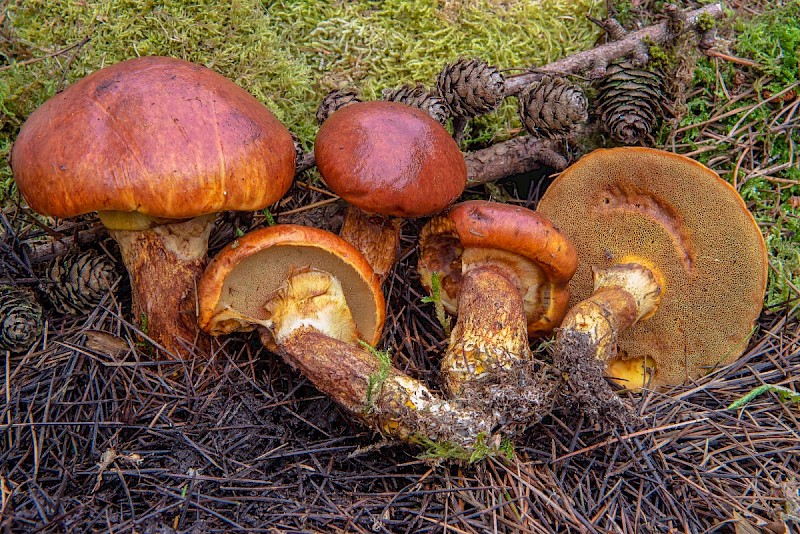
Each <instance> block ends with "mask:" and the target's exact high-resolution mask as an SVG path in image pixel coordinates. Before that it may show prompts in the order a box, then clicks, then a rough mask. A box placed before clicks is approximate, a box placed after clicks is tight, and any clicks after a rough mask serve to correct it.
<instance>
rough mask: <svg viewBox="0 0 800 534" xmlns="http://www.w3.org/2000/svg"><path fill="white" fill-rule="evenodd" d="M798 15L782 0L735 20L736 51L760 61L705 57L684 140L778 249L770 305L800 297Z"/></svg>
mask: <svg viewBox="0 0 800 534" xmlns="http://www.w3.org/2000/svg"><path fill="white" fill-rule="evenodd" d="M798 13H800V0H781V1H779V2H776V3H775V7H774V8H773V9H771V10H769V11H766V12H765V13H764V14H763V15H761V16H759V17H756V18H754V19H752V20H742V19H738V20H737V19H732V20H733V27H732V28H728V29H727V32H728V33H733V34H734V35H735V41H734V44H733V46H732V48H731V50H729V51H728V53H729V54H730V55H733V56H735V57H738V58H742V59H745V60H750V61H754V62H756V63H757V64H758V66H757V67H750V66H746V65H743V64H742V63H740V62H733V61H725V60H722V59H714V58H708V57H705V56H702V55H701V57H700V59H699V61H698V63H697V68H696V70H695V75H694V88H695V90H694V92H693V94H692V97H691V98H689V100H688V101H687V103H686V107H687V109H686V116H685V117H684V118H683V119H682V121H681V123H680V125H679V128H680V130H678V131H679V132H680V133H679V134H678V135H677V137H676V141H677V143H678V146H679V150H678V151H679V152H681V153H690V154H691V157H692V158H694V159H696V160H697V161H700V162H701V163H704V164H707V165H708V166H710V167H711V168H713V169H714V170H715V171H717V172H718V173H719V174H720V175H721V176H722V177H723V178H724V179H726V180H728V181H729V182H731V183H732V184H734V185H735V186H736V188H737V190H738V191H739V193H740V194H741V195H742V197H743V198H744V200H745V202H746V203H747V206H748V208H750V210H751V211H752V212H753V214H754V215H755V218H756V220H757V221H758V223H759V226H760V227H761V229H762V232H763V233H764V236H765V239H766V243H767V248H768V251H769V254H770V264H771V268H770V272H769V285H768V288H767V296H766V300H765V304H766V305H767V306H782V305H786V304H787V303H789V304H790V303H792V302H796V301H797V299H798V295H799V294H800V293H799V292H798V288H800V205H799V204H800V203H798V202H797V201H796V198H797V197H798V196H800V167H799V166H798V163H797V162H798V152H797V149H798V147H800V129H798V127H797V126H798V125H799V124H800V122H799V119H798V117H799V115H798V113H797V112H796V110H795V111H792V109H791V108H792V107H793V106H794V107H795V108H796V106H797V105H798V99H800V96H798V94H800V87H798V86H796V84H797V82H798V79H799V78H798V75H799V74H798V59H799V58H800V18H799V17H798ZM723 31H726V29H725V28H723ZM792 86H795V87H794V89H790V88H791V87H792ZM787 89H789V90H788V91H785V90H787ZM781 92H783V93H784V95H785V96H781V97H776V98H772V97H773V96H775V95H778V94H779V93H781ZM728 113H730V115H727V116H723V115H725V114H728ZM671 134H672V132H669V131H665V132H663V133H662V139H661V142H665V143H666V140H667V139H668V137H669V136H670V135H671ZM667 144H669V143H667Z"/></svg>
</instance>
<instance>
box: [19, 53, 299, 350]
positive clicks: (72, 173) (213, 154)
mask: <svg viewBox="0 0 800 534" xmlns="http://www.w3.org/2000/svg"><path fill="white" fill-rule="evenodd" d="M11 162H12V167H13V170H14V178H15V179H16V182H17V186H18V187H19V190H20V192H21V193H22V195H23V196H24V197H25V200H26V201H27V202H28V204H29V205H30V207H31V208H32V209H33V210H35V211H37V212H39V213H43V214H47V215H51V216H55V217H62V218H66V217H74V216H77V215H81V214H84V213H88V212H92V211H97V212H98V215H99V217H100V220H101V221H102V222H103V224H104V225H105V226H106V228H108V230H109V233H110V234H111V235H112V236H113V237H114V238H115V239H116V240H117V242H118V243H119V245H120V249H121V252H122V258H123V261H124V262H125V265H126V267H127V269H128V273H129V275H130V279H131V286H132V287H131V289H132V294H133V315H134V318H135V320H136V321H138V322H140V323H141V326H142V330H143V331H144V332H145V333H146V334H147V335H148V336H149V337H150V338H151V339H153V340H155V341H156V342H158V343H159V344H161V345H162V346H163V347H164V348H165V349H166V350H167V351H168V352H170V353H172V354H173V355H178V354H180V353H182V352H183V350H184V349H183V345H182V344H181V341H180V340H181V339H183V340H185V341H188V342H189V343H191V342H192V341H193V340H195V338H196V336H197V332H198V331H197V323H196V311H195V285H196V280H197V279H198V278H199V276H200V274H201V273H202V270H203V268H204V267H205V262H206V249H207V242H208V236H209V233H210V231H211V228H212V225H213V222H214V214H216V213H217V212H220V211H223V210H256V209H261V208H263V207H265V206H267V205H269V204H271V203H273V202H275V201H277V200H279V199H280V197H281V196H283V194H284V193H285V192H286V191H287V190H288V188H289V186H290V185H291V181H292V179H293V176H294V166H295V152H294V146H293V143H292V138H291V135H290V134H289V131H288V130H287V129H286V128H285V127H284V126H283V125H282V124H281V123H280V122H279V121H278V119H276V118H275V117H274V116H273V115H272V113H270V112H269V110H267V108H266V107H264V106H263V105H262V104H261V103H260V102H258V101H257V100H256V99H255V98H254V97H253V96H251V95H250V94H249V93H247V92H246V91H245V90H244V89H242V88H240V87H239V86H237V85H236V84H234V83H233V82H231V81H230V80H227V79H225V78H224V77H222V76H220V75H219V74H217V73H215V72H213V71H212V70H210V69H207V68H205V67H202V66H199V65H195V64H192V63H188V62H186V61H181V60H178V59H173V58H166V57H143V58H137V59H131V60H128V61H123V62H121V63H117V64H115V65H113V66H110V67H107V68H104V69H101V70H99V71H97V72H95V73H93V74H91V75H90V76H87V77H86V78H83V79H82V80H80V81H78V82H77V83H75V84H73V85H72V86H70V87H68V88H67V89H66V90H64V91H63V92H61V93H58V94H56V95H55V96H53V97H52V98H51V99H49V100H48V101H47V102H45V103H44V104H43V105H42V106H41V107H39V108H38V109H37V110H36V111H35V112H34V113H33V114H32V115H31V116H30V117H29V118H28V120H27V121H26V122H25V124H24V125H23V127H22V129H21V131H20V133H19V136H18V137H17V140H16V142H15V143H14V147H13V149H12V152H11Z"/></svg>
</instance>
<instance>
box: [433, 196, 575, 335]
mask: <svg viewBox="0 0 800 534" xmlns="http://www.w3.org/2000/svg"><path fill="white" fill-rule="evenodd" d="M465 255H469V258H468V260H467V261H469V262H476V263H477V262H479V261H482V260H484V259H490V260H492V261H496V262H501V263H503V264H504V265H505V266H506V267H507V268H509V269H511V270H513V271H514V272H515V274H516V276H517V279H518V280H519V283H520V284H521V285H522V287H520V288H519V290H520V292H521V294H522V296H523V302H524V305H525V314H526V317H527V319H528V333H529V335H537V334H541V333H544V332H549V331H551V330H552V329H553V328H555V327H556V326H558V324H559V323H560V322H561V319H562V318H563V317H564V314H565V313H566V311H567V302H568V301H569V292H568V290H567V283H568V282H569V279H570V278H571V277H572V275H573V273H574V272H575V269H576V267H577V261H578V260H577V255H576V253H575V248H574V247H573V246H572V243H571V242H570V241H569V239H567V238H566V237H565V235H564V234H562V233H561V232H559V231H558V229H556V228H555V227H554V226H553V224H552V223H551V222H550V221H549V220H547V219H546V218H545V217H544V216H542V215H540V214H539V213H536V212H534V211H532V210H529V209H526V208H522V207H519V206H512V205H510V204H500V203H497V202H489V201H483V200H470V201H467V202H461V203H458V204H455V205H453V206H451V207H450V208H449V209H448V210H447V211H446V212H444V213H442V214H441V215H440V216H437V217H435V218H434V219H431V221H430V222H429V223H428V224H427V225H426V226H425V227H424V228H423V230H422V232H421V233H420V260H419V271H420V276H421V278H422V282H423V284H425V285H426V286H428V288H429V289H430V280H431V274H432V273H433V272H438V273H439V276H440V279H441V289H442V291H441V298H442V303H443V304H444V305H445V308H446V309H448V311H450V312H451V313H455V311H456V309H457V305H456V300H457V297H458V293H459V290H460V284H461V273H462V269H463V263H464V261H465V260H464V256H465Z"/></svg>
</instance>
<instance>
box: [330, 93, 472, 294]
mask: <svg viewBox="0 0 800 534" xmlns="http://www.w3.org/2000/svg"><path fill="white" fill-rule="evenodd" d="M314 156H315V160H316V164H317V168H318V169H319V172H320V174H321V175H322V178H323V180H325V183H326V184H327V185H328V187H330V188H331V190H332V191H333V192H335V193H336V194H337V195H339V196H340V197H342V198H343V199H344V200H345V201H346V202H347V203H348V204H349V205H350V207H349V208H348V211H347V215H346V217H345V221H344V225H343V227H342V230H341V232H340V235H341V236H342V237H343V238H344V239H345V240H347V241H348V242H350V243H352V244H353V245H355V247H356V248H357V249H359V250H360V251H361V253H362V254H364V256H366V258H367V260H368V261H369V262H370V265H372V267H373V269H374V270H375V272H376V273H377V274H378V276H379V277H380V278H381V280H383V279H384V278H385V277H386V275H387V274H388V272H389V271H390V270H391V267H392V265H393V263H394V261H395V257H396V254H397V250H398V247H399V244H400V225H401V222H402V221H401V218H403V217H406V218H407V217H424V216H428V215H433V214H435V213H438V212H440V211H441V210H443V209H444V208H446V207H447V206H449V205H450V204H452V203H453V202H454V201H455V200H456V198H458V196H459V195H460V194H461V193H462V191H463V190H464V187H465V185H466V181H467V167H466V163H465V161H464V156H463V155H462V153H461V151H459V149H458V145H457V144H456V143H455V141H453V138H452V137H451V136H450V135H449V134H448V133H447V130H445V129H444V127H443V126H442V125H441V124H439V123H438V122H437V121H435V120H434V119H432V118H431V117H430V116H429V115H428V114H427V113H425V112H424V111H422V110H420V109H416V108H412V107H411V106H407V105H405V104H399V103H396V102H357V103H353V104H350V105H348V106H346V107H344V108H341V109H339V110H338V111H336V112H335V113H334V114H333V115H331V116H330V117H329V118H328V120H326V121H325V122H324V123H323V124H322V126H321V127H320V129H319V133H318V134H317V138H316V141H315V142H314Z"/></svg>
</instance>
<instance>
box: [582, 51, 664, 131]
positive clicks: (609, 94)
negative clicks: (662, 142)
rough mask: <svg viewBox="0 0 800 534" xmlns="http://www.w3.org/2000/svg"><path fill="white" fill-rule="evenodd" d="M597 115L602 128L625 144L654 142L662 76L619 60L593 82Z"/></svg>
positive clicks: (661, 101)
mask: <svg viewBox="0 0 800 534" xmlns="http://www.w3.org/2000/svg"><path fill="white" fill-rule="evenodd" d="M596 113H597V116H598V117H599V119H600V126H601V127H602V129H603V131H604V132H606V133H607V134H609V135H610V136H611V138H612V139H614V140H615V141H618V142H620V143H624V144H626V145H638V144H642V143H643V142H645V141H647V142H650V143H652V142H654V139H653V130H654V129H655V128H656V126H657V125H658V122H659V120H660V119H661V118H662V117H663V115H664V83H663V75H662V74H661V73H658V72H651V71H648V70H645V69H643V68H639V67H636V66H634V65H633V64H631V63H629V62H627V61H626V62H620V63H615V64H612V65H610V66H609V67H608V71H607V74H606V76H605V77H604V78H602V79H601V80H600V81H599V82H598V84H597V111H596Z"/></svg>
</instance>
